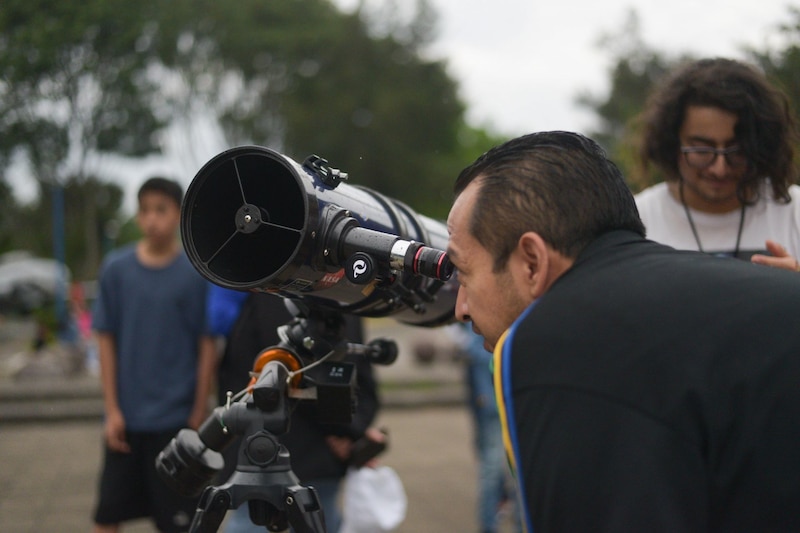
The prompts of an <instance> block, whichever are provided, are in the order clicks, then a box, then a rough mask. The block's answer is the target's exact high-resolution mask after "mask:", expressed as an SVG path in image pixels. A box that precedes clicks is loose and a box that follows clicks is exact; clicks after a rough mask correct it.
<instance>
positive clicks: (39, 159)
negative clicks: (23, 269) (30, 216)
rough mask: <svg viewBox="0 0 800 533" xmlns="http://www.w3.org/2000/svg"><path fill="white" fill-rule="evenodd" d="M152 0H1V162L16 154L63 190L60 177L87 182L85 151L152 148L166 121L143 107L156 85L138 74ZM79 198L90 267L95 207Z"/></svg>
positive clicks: (94, 254) (95, 253) (45, 216)
mask: <svg viewBox="0 0 800 533" xmlns="http://www.w3.org/2000/svg"><path fill="white" fill-rule="evenodd" d="M155 4H156V2H150V3H149V4H148V3H145V5H142V4H140V3H131V2H123V1H120V0H88V1H87V2H83V3H82V4H81V6H80V8H77V7H76V6H74V5H72V4H69V3H65V2H57V1H53V0H4V2H3V9H2V10H0V50H2V53H0V94H2V98H0V158H3V159H5V160H6V161H8V160H9V159H10V158H13V157H22V158H24V159H25V160H26V161H27V163H28V167H29V169H30V171H31V174H32V175H33V177H34V178H35V179H36V180H37V181H39V182H40V184H48V185H49V186H62V187H63V186H64V185H65V184H66V181H67V176H71V178H70V179H72V180H76V181H77V182H78V183H79V184H80V183H83V182H87V180H88V179H89V174H90V170H89V161H90V158H91V157H92V156H97V155H98V154H102V153H115V154H125V155H134V156H141V155H144V154H148V153H152V152H156V151H157V150H158V146H157V144H156V143H155V137H154V133H155V132H156V131H158V129H159V128H160V127H161V126H162V123H163V120H162V119H161V118H160V117H157V116H156V114H155V113H154V111H153V109H152V108H151V106H150V98H151V96H152V94H153V91H155V90H156V88H157V87H156V85H154V84H152V83H150V81H149V80H148V79H147V77H146V76H144V75H143V73H144V72H145V71H146V69H147V66H148V63H149V59H150V57H151V56H150V55H149V54H148V44H149V43H148V40H147V38H146V37H147V31H146V30H147V28H148V27H149V26H148V21H150V20H151V19H152V16H153V13H154V9H152V8H155V7H156V5H155ZM148 8H150V9H148ZM41 188H42V189H43V190H44V189H45V188H46V187H45V186H44V185H41ZM76 190H80V191H82V192H83V193H84V194H87V195H88V196H89V197H91V196H92V195H94V194H95V192H94V190H93V189H91V188H87V187H81V188H79V189H76ZM81 203H82V205H83V207H84V208H85V209H86V211H85V213H84V217H83V220H82V221H83V223H84V224H86V228H85V229H84V231H83V232H82V239H85V242H84V246H85V250H84V253H85V261H86V264H87V265H88V266H89V267H91V265H96V264H97V262H98V260H99V253H100V250H99V246H100V243H99V240H98V239H97V235H96V232H95V231H94V228H95V227H96V225H97V223H98V222H97V221H98V218H97V216H96V213H95V207H96V203H95V202H93V201H91V200H90V198H86V199H83V201H82V202H81ZM36 219H37V220H38V221H40V222H39V223H38V224H37V225H36V226H32V227H31V228H43V225H42V224H41V220H52V219H53V217H52V216H50V214H49V213H44V212H41V213H38V214H37V217H36ZM53 224H55V225H56V226H58V225H59V224H60V221H58V220H53ZM73 246H74V245H73ZM46 255H50V254H46Z"/></svg>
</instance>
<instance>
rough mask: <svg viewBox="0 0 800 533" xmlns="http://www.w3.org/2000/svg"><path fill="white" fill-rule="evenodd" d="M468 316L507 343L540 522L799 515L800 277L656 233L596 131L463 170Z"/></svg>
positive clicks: (783, 518) (532, 145) (652, 526)
mask: <svg viewBox="0 0 800 533" xmlns="http://www.w3.org/2000/svg"><path fill="white" fill-rule="evenodd" d="M455 194H456V199H455V201H454V203H453V207H452V209H451V212H450V215H449V218H448V224H447V225H448V230H449V233H450V241H449V246H448V255H449V257H450V260H451V261H452V262H453V264H454V265H455V267H456V269H457V272H458V274H457V277H458V281H459V283H460V288H459V292H458V298H457V301H456V317H457V318H458V319H459V320H461V321H464V322H469V323H471V324H472V327H473V329H474V330H475V331H476V332H477V333H480V334H481V335H482V336H483V337H484V341H485V344H486V346H487V347H488V348H492V349H494V362H495V364H494V372H495V383H496V392H497V395H498V401H499V403H500V406H501V413H502V415H501V418H502V419H503V425H504V437H505V439H504V440H505V443H506V448H507V451H508V455H509V459H510V461H511V463H512V467H513V468H514V470H515V471H516V478H517V480H518V483H519V489H520V498H521V502H522V504H523V511H524V517H523V521H524V525H525V526H526V528H527V530H528V531H537V532H545V533H546V532H550V531H559V532H572V531H574V532H582V531H601V532H602V531H665V532H667V531H670V532H671V531H683V532H687V531H692V532H695V531H697V532H702V531H725V532H737V531H742V532H745V531H760V532H769V531H775V532H777V531H797V530H800V514H798V512H797V502H798V501H800V483H798V482H797V480H798V479H800V457H799V456H798V454H797V442H799V441H800V426H798V424H797V423H796V420H798V419H800V388H798V387H797V383H798V382H800V356H798V354H800V318H798V314H797V302H798V301H800V279H798V277H797V274H796V273H793V272H787V271H785V270H779V269H766V268H763V267H761V266H758V265H753V264H750V263H746V262H743V261H730V260H729V259H721V258H715V257H711V256H708V255H706V254H702V253H699V252H688V251H676V250H674V249H673V248H669V247H666V246H663V245H660V244H656V243H654V242H652V241H647V240H645V238H644V234H645V232H644V227H643V225H642V222H641V220H640V219H639V215H638V212H637V210H636V205H635V203H634V199H633V196H632V194H631V192H630V191H629V189H628V187H627V185H626V183H625V181H624V179H623V178H622V175H621V174H620V172H619V169H617V167H616V166H615V165H614V164H613V163H612V162H610V161H609V160H608V159H607V158H606V156H605V154H604V153H603V151H602V149H601V148H600V147H599V146H598V145H597V144H596V143H594V142H593V141H591V140H590V139H587V138H585V137H583V136H581V135H578V134H574V133H568V132H542V133H534V134H530V135H526V136H522V137H519V138H516V139H512V140H510V141H508V142H506V143H504V144H502V145H500V146H497V147H495V148H493V149H492V150H490V151H488V152H487V153H486V154H484V155H483V156H481V157H480V158H478V159H477V160H476V161H475V162H474V163H473V164H472V165H470V166H469V167H467V168H466V169H464V170H463V171H462V172H461V174H460V175H459V176H458V178H457V180H456V184H455Z"/></svg>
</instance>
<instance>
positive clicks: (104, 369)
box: [97, 332, 130, 452]
mask: <svg viewBox="0 0 800 533" xmlns="http://www.w3.org/2000/svg"><path fill="white" fill-rule="evenodd" d="M97 347H98V352H99V358H100V382H101V385H102V387H103V407H104V410H105V414H106V419H105V426H104V434H105V438H106V444H107V445H108V447H109V448H110V449H111V450H114V451H117V452H129V451H130V447H129V446H128V443H127V441H126V440H125V417H124V416H123V414H122V410H121V409H120V408H119V399H118V396H117V351H116V347H115V343H114V336H113V335H112V334H111V333H104V332H98V333H97Z"/></svg>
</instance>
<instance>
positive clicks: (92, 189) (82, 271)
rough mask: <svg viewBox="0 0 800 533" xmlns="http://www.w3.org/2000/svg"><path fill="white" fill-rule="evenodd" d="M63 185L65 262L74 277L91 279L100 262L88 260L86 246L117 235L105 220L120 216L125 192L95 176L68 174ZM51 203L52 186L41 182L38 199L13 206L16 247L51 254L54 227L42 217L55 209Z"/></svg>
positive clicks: (10, 224)
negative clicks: (79, 176) (110, 231)
mask: <svg viewBox="0 0 800 533" xmlns="http://www.w3.org/2000/svg"><path fill="white" fill-rule="evenodd" d="M62 186H63V193H64V205H65V210H64V221H65V224H64V227H65V233H66V235H65V236H66V250H65V259H66V264H67V266H68V267H69V269H70V271H71V272H72V276H73V278H74V279H78V280H85V279H92V278H93V277H94V276H95V274H96V269H97V265H96V264H94V263H90V262H89V261H88V259H87V258H88V257H89V254H88V253H87V247H88V246H89V243H93V242H94V243H100V244H101V245H102V243H105V242H106V241H107V240H108V239H110V238H112V237H115V236H113V235H109V234H108V230H109V229H110V228H108V227H107V222H105V221H109V220H115V219H116V218H117V216H118V212H119V209H120V206H121V205H122V196H123V192H122V189H121V188H120V187H119V185H116V184H113V183H107V182H103V181H101V180H100V179H98V178H97V177H95V176H89V177H81V178H78V177H74V176H73V177H69V178H67V179H66V181H65V183H63V184H62ZM52 202H53V188H52V187H50V186H48V184H42V188H41V191H40V193H39V195H38V197H37V200H36V201H35V202H32V203H31V204H28V205H23V206H16V207H15V208H14V211H13V213H14V215H13V218H11V219H9V220H8V227H9V240H10V245H11V247H13V249H25V250H29V251H30V252H32V253H33V254H35V255H37V256H41V257H47V256H50V255H51V252H52V243H53V226H52V225H51V224H42V223H41V217H42V215H43V214H44V213H47V214H49V213H51V212H52ZM89 204H91V205H89ZM87 232H90V233H91V235H89V234H87ZM104 248H106V249H105V250H103V249H101V250H100V251H107V247H104Z"/></svg>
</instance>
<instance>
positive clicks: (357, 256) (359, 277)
mask: <svg viewBox="0 0 800 533" xmlns="http://www.w3.org/2000/svg"><path fill="white" fill-rule="evenodd" d="M344 272H345V275H346V276H347V279H349V280H350V281H351V282H352V283H355V284H356V285H366V284H367V283H369V282H370V281H372V279H373V278H374V277H375V261H374V260H373V259H372V256H370V255H368V254H365V253H364V252H356V253H354V254H353V255H351V256H350V258H349V259H348V260H347V264H345V267H344Z"/></svg>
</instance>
